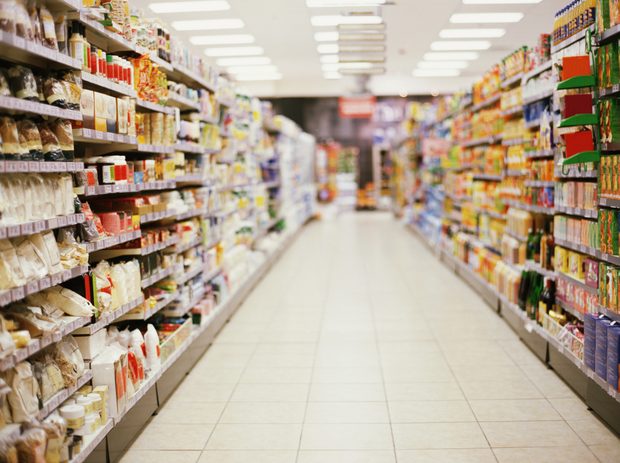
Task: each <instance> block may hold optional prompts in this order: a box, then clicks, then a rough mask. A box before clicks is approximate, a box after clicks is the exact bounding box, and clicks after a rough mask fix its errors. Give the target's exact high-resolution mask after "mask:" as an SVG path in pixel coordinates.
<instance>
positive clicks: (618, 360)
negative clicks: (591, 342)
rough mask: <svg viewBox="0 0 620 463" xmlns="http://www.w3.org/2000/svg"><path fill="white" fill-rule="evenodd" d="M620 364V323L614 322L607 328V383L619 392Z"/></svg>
mask: <svg viewBox="0 0 620 463" xmlns="http://www.w3.org/2000/svg"><path fill="white" fill-rule="evenodd" d="M618 364H620V323H618V322H616V321H613V322H611V323H610V324H609V327H608V328H607V382H608V383H609V384H611V386H612V387H613V388H614V390H615V391H618V390H619V388H618V386H619V384H618V376H619V372H618Z"/></svg>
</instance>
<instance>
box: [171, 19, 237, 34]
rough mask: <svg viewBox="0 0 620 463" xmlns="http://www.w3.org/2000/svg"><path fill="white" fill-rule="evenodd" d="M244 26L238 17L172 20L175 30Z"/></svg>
mask: <svg viewBox="0 0 620 463" xmlns="http://www.w3.org/2000/svg"><path fill="white" fill-rule="evenodd" d="M244 26H245V24H244V23H243V21H241V20H240V19H188V20H185V21H172V27H174V28H175V29H176V30H177V31H217V30H224V29H241V28H243V27H244Z"/></svg>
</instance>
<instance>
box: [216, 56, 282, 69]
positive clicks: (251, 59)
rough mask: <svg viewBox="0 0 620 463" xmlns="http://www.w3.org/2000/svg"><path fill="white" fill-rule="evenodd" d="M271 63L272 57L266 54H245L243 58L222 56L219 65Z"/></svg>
mask: <svg viewBox="0 0 620 463" xmlns="http://www.w3.org/2000/svg"><path fill="white" fill-rule="evenodd" d="M265 64H271V59H269V58H268V57H266V56H244V57H242V58H220V59H218V60H217V65H218V66H221V67H229V66H263V65H265Z"/></svg>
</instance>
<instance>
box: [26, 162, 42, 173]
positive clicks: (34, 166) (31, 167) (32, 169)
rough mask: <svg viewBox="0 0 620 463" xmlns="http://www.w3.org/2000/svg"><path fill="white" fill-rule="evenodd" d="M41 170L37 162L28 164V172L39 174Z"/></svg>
mask: <svg viewBox="0 0 620 463" xmlns="http://www.w3.org/2000/svg"><path fill="white" fill-rule="evenodd" d="M40 170H41V169H40V163H39V162H36V161H29V162H28V172H39V171H40Z"/></svg>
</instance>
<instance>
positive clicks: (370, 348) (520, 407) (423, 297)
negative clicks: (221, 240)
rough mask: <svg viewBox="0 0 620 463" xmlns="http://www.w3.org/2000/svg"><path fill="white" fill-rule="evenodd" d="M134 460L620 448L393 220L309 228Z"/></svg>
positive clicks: (355, 460)
mask: <svg viewBox="0 0 620 463" xmlns="http://www.w3.org/2000/svg"><path fill="white" fill-rule="evenodd" d="M122 461H123V463H143V462H144V463H160V462H161V463H241V462H244V463H245V462H248V463H294V462H297V463H332V462H334V463H336V462H338V463H346V462H352V463H395V462H398V463H413V462H415V463H419V462H432V463H441V462H451V463H465V462H472V463H474V462H475V463H486V462H501V463H512V462H515V463H526V462H535V463H552V462H562V463H570V462H579V463H590V462H598V461H600V462H607V463H611V462H615V463H617V462H619V461H620V441H619V440H618V438H617V437H616V436H615V435H613V434H612V433H611V432H609V431H608V430H607V429H606V428H605V427H604V426H603V425H602V424H601V423H600V422H599V421H598V420H597V419H596V417H594V416H593V415H592V414H591V413H590V412H589V411H588V410H587V409H586V407H585V405H584V404H583V402H581V400H579V398H578V397H577V396H576V395H575V394H574V393H573V392H572V391H571V390H570V389H569V388H568V387H567V386H566V385H565V384H564V383H563V382H562V381H561V380H560V379H559V378H558V377H557V376H556V375H555V374H554V373H553V372H552V371H549V370H547V368H546V367H545V366H544V365H543V364H542V363H541V362H540V361H539V360H538V359H537V358H535V357H534V355H533V354H531V353H530V351H529V350H528V349H527V348H526V347H525V346H524V345H523V344H522V343H521V342H520V341H519V340H518V339H517V337H516V336H515V334H514V333H513V332H512V331H511V330H510V328H509V327H508V326H507V325H506V323H505V322H503V321H502V320H501V319H500V318H499V317H498V316H497V315H495V314H493V313H492V312H491V311H490V310H489V309H488V307H487V306H486V305H485V304H484V303H483V302H482V301H481V299H479V297H478V296H477V295H476V294H475V293H474V292H473V291H472V290H471V289H470V288H469V287H468V286H467V285H466V284H465V283H463V282H462V281H461V280H460V279H459V278H458V277H456V276H455V275H454V274H452V273H451V272H449V271H448V270H447V269H446V268H445V267H444V266H443V265H442V264H441V263H440V262H438V261H437V260H436V258H435V257H434V256H432V255H431V254H429V253H428V252H427V251H426V249H425V248H424V247H423V246H422V245H421V244H420V243H419V241H418V240H417V239H416V238H415V237H413V236H412V235H410V234H409V233H408V232H407V231H406V230H405V229H404V228H403V226H402V225H400V224H398V223H397V222H395V221H394V220H393V219H392V218H391V217H389V216H388V215H386V214H358V215H349V216H342V217H340V218H339V219H337V220H334V221H330V222H320V223H314V224H311V225H310V226H308V227H307V229H306V230H305V231H304V232H303V234H302V235H301V236H300V238H299V239H298V240H297V241H296V243H295V244H294V245H293V247H291V248H290V250H289V251H288V252H287V253H286V254H285V255H284V256H283V257H282V259H281V261H280V262H279V263H278V264H276V266H275V267H274V268H273V270H272V271H271V272H270V273H269V274H268V275H267V277H266V278H265V279H264V280H263V281H262V283H261V284H260V285H259V286H258V287H257V288H256V290H255V291H254V292H253V293H252V294H251V295H250V297H249V298H248V299H247V301H245V303H244V304H243V306H242V307H241V308H240V309H239V311H238V312H237V314H236V315H235V316H234V318H233V319H232V321H231V322H230V323H229V324H228V325H227V326H226V327H225V328H224V330H223V331H222V333H221V334H220V336H219V337H218V338H217V340H216V342H215V344H214V345H213V346H212V347H211V348H210V349H209V351H208V352H207V353H206V355H205V356H204V358H203V359H202V360H201V361H200V362H199V363H198V364H197V365H196V367H195V369H194V370H193V371H192V373H191V374H190V375H189V376H188V377H187V379H185V381H184V382H183V383H182V384H181V385H180V387H179V388H178V390H177V391H176V392H175V393H174V395H173V397H172V398H171V399H170V400H169V402H168V403H167V404H166V406H165V407H164V409H163V410H162V411H161V412H160V413H159V415H158V416H156V417H154V418H153V420H152V422H151V423H150V424H149V426H148V427H147V428H146V429H145V430H144V432H143V433H142V434H141V436H140V437H139V438H138V439H137V440H136V441H135V443H134V444H133V446H132V448H131V450H130V451H129V452H128V453H127V454H126V456H125V457H124V459H123V460H122Z"/></svg>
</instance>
